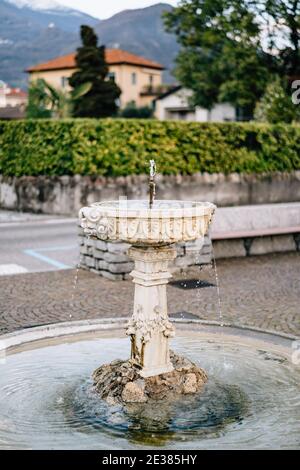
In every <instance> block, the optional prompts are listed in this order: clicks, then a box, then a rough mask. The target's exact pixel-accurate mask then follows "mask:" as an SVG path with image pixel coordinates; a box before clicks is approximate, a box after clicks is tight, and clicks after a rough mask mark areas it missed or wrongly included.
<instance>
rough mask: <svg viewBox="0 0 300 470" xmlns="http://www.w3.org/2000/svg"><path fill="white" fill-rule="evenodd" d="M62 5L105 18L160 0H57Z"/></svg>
mask: <svg viewBox="0 0 300 470" xmlns="http://www.w3.org/2000/svg"><path fill="white" fill-rule="evenodd" d="M57 1H58V3H61V4H62V5H67V6H68V7H71V8H75V9H77V10H81V11H83V12H85V13H88V14H90V15H93V16H95V17H96V18H100V19H104V18H109V17H110V16H112V15H114V14H115V13H118V12H119V11H122V10H127V9H134V8H144V7H147V6H150V5H155V4H156V3H160V2H159V0H157V1H155V0H102V1H101V0H57ZM165 3H169V4H171V5H176V4H177V3H178V0H166V1H165Z"/></svg>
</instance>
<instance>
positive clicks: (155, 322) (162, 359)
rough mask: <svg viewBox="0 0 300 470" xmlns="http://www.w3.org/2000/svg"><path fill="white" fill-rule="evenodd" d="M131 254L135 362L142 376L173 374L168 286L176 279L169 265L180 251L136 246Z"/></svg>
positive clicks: (131, 333) (131, 325)
mask: <svg viewBox="0 0 300 470" xmlns="http://www.w3.org/2000/svg"><path fill="white" fill-rule="evenodd" d="M128 254H129V256H130V257H131V258H132V259H133V260H134V262H135V269H134V270H133V271H132V272H131V276H132V277H133V282H134V284H135V294H134V310H133V315H132V318H131V319H130V321H129V324H128V328H127V334H128V335H129V336H130V337H131V361H132V363H133V364H134V365H136V367H137V368H138V369H139V374H140V375H141V376H142V377H152V376H156V375H160V374H164V373H167V372H171V371H173V370H174V367H173V365H172V363H171V361H170V352H169V338H170V337H172V336H174V334H175V332H174V328H173V326H172V324H171V323H170V321H169V319H168V309H167V291H166V286H167V283H168V281H169V279H170V278H171V277H172V276H171V274H170V273H169V271H168V263H169V261H172V260H173V259H175V258H176V250H175V248H174V247H173V246H158V247H149V248H146V247H132V248H130V249H129V252H128Z"/></svg>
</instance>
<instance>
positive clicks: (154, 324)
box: [126, 305, 175, 344]
mask: <svg viewBox="0 0 300 470" xmlns="http://www.w3.org/2000/svg"><path fill="white" fill-rule="evenodd" d="M154 311H155V314H156V315H155V317H154V318H151V319H148V318H147V319H145V318H144V316H143V307H142V306H141V305H137V306H136V310H135V313H134V314H133V316H132V317H131V319H130V320H129V322H128V324H127V330H126V334H127V335H128V336H131V335H136V334H137V332H138V333H139V334H140V335H141V337H142V341H143V343H144V344H146V343H148V342H149V341H150V339H151V337H152V334H153V333H154V332H157V333H163V335H164V336H165V337H166V338H173V337H174V336H175V330H174V327H173V325H172V323H171V322H170V321H169V319H168V317H167V316H166V314H163V313H162V312H161V311H160V308H159V306H156V307H155V309H154Z"/></svg>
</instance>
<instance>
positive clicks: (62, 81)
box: [60, 77, 69, 88]
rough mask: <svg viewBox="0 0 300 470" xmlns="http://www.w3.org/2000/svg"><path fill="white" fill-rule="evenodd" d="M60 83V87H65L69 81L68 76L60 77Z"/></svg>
mask: <svg viewBox="0 0 300 470" xmlns="http://www.w3.org/2000/svg"><path fill="white" fill-rule="evenodd" d="M60 83H61V87H62V88H66V86H67V85H68V83H69V79H68V77H61V79H60Z"/></svg>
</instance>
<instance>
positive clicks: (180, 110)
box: [155, 86, 236, 122]
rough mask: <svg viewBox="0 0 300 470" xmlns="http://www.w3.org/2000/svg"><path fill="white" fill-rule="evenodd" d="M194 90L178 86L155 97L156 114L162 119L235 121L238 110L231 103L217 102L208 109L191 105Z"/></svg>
mask: <svg viewBox="0 0 300 470" xmlns="http://www.w3.org/2000/svg"><path fill="white" fill-rule="evenodd" d="M191 96H192V91H191V90H188V89H187V88H183V87H181V86H177V87H175V88H173V89H171V90H169V91H168V92H166V93H164V94H162V95H161V96H159V97H158V98H156V99H155V116H156V118H157V119H160V120H182V121H197V122H224V121H235V120H236V110H235V108H234V107H233V106H232V105H231V104H230V103H219V104H216V105H215V106H214V107H213V108H212V109H210V110H208V109H205V108H202V107H200V106H196V107H193V106H191V105H190V98H191Z"/></svg>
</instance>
